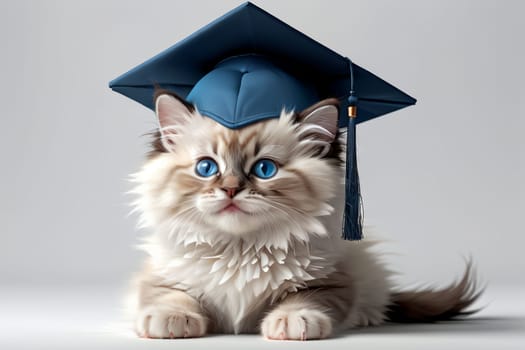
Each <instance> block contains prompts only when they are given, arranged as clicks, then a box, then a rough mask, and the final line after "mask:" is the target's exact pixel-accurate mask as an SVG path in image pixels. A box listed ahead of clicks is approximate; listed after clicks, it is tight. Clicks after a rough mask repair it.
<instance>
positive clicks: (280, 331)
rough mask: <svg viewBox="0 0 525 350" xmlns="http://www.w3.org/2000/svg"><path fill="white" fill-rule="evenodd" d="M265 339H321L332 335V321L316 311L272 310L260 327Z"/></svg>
mask: <svg viewBox="0 0 525 350" xmlns="http://www.w3.org/2000/svg"><path fill="white" fill-rule="evenodd" d="M261 332H262V335H263V336H264V337H265V338H268V339H276V340H309V339H323V338H327V337H329V336H330V334H331V333H332V320H331V319H330V317H328V316H327V315H326V314H324V313H323V312H321V311H318V310H312V309H298V310H280V309H279V308H278V309H276V310H273V311H272V312H270V314H268V315H267V316H266V317H265V318H264V320H263V322H262V325H261Z"/></svg>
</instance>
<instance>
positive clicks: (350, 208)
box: [343, 91, 363, 241]
mask: <svg viewBox="0 0 525 350" xmlns="http://www.w3.org/2000/svg"><path fill="white" fill-rule="evenodd" d="M356 112H357V96H355V95H354V91H350V96H349V97H348V126H347V131H346V177H345V195H346V201H345V212H344V220H343V238H344V239H346V240H351V241H358V240H360V239H362V238H363V227H362V226H363V225H362V222H363V216H362V210H361V209H362V206H361V190H360V186H359V174H358V172H357V154H356V132H355V131H356V116H357V113H356Z"/></svg>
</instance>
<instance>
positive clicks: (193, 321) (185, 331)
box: [136, 305, 207, 338]
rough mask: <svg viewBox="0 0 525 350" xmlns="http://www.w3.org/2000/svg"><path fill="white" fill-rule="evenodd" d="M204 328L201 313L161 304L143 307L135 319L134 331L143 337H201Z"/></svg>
mask: <svg viewBox="0 0 525 350" xmlns="http://www.w3.org/2000/svg"><path fill="white" fill-rule="evenodd" d="M206 328H207V319H206V318H205V317H204V316H203V315H201V314H199V313H195V312H191V311H187V310H182V309H176V308H172V307H168V306H163V305H161V306H149V307H145V308H144V309H142V310H141V312H140V313H139V315H138V317H137V320H136V332H137V334H138V335H139V336H140V337H145V338H192V337H202V336H203V335H204V334H206Z"/></svg>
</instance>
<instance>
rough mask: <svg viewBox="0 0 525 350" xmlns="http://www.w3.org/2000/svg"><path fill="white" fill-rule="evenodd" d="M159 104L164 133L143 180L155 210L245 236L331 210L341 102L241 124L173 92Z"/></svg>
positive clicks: (178, 220)
mask: <svg viewBox="0 0 525 350" xmlns="http://www.w3.org/2000/svg"><path fill="white" fill-rule="evenodd" d="M156 102H157V103H156V112H157V117H158V119H159V124H160V133H159V134H158V135H159V136H160V139H159V140H158V142H157V147H156V148H157V150H156V152H154V155H153V156H152V157H151V158H150V160H149V162H148V163H147V164H146V165H145V169H146V168H148V167H149V170H147V169H146V170H147V171H146V172H147V173H148V174H150V175H148V176H149V178H148V176H145V177H143V180H141V181H142V182H144V181H146V182H147V183H145V184H143V187H144V188H146V187H147V188H148V189H149V194H148V195H149V197H150V198H149V200H150V201H152V203H151V208H150V209H149V210H157V211H158V212H157V213H151V215H150V216H152V217H156V218H158V220H168V221H169V220H171V219H172V218H173V219H174V222H176V223H177V225H185V224H187V225H194V226H195V224H198V226H200V227H205V228H207V229H208V230H213V229H215V230H218V231H221V232H223V233H230V234H232V235H242V234H250V233H254V232H257V231H263V230H265V229H267V230H271V229H272V228H275V227H279V226H281V227H283V225H284V226H286V225H288V226H290V223H291V222H292V223H293V221H294V220H295V221H297V220H301V217H311V216H318V215H323V214H324V215H326V214H328V213H327V211H329V210H330V207H329V206H328V205H327V204H326V202H327V200H328V199H330V198H331V197H332V196H333V195H334V193H333V192H334V188H335V186H336V185H337V184H338V183H339V182H340V179H339V178H338V177H339V173H338V171H337V167H338V166H339V163H338V161H337V156H335V155H334V153H335V152H334V145H335V143H336V135H337V120H338V109H337V106H336V105H335V104H336V101H333V100H330V101H324V103H321V104H319V105H317V106H316V107H314V108H312V109H310V110H308V111H305V112H304V113H302V114H294V113H284V112H283V113H282V115H281V116H280V118H275V119H270V120H266V121H263V122H258V123H256V124H252V125H249V126H247V127H244V128H241V129H237V130H231V129H228V128H226V127H224V126H222V125H221V124H219V123H217V122H215V121H213V120H212V119H210V118H207V117H203V116H201V115H200V114H199V113H198V112H197V111H194V110H193V109H192V108H191V107H189V106H188V105H186V104H185V103H184V102H183V101H180V100H179V99H177V98H174V97H172V96H169V95H160V96H159V97H158V98H157V100H156ZM143 172H144V171H143ZM175 218H176V220H175ZM156 221H157V220H156Z"/></svg>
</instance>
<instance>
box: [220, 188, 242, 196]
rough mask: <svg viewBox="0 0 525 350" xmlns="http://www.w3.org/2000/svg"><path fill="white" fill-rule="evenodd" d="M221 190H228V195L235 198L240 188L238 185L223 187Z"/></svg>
mask: <svg viewBox="0 0 525 350" xmlns="http://www.w3.org/2000/svg"><path fill="white" fill-rule="evenodd" d="M221 190H223V191H224V192H226V194H227V195H228V197H230V198H233V197H235V194H236V193H237V191H238V190H239V188H238V187H223V188H221Z"/></svg>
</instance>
